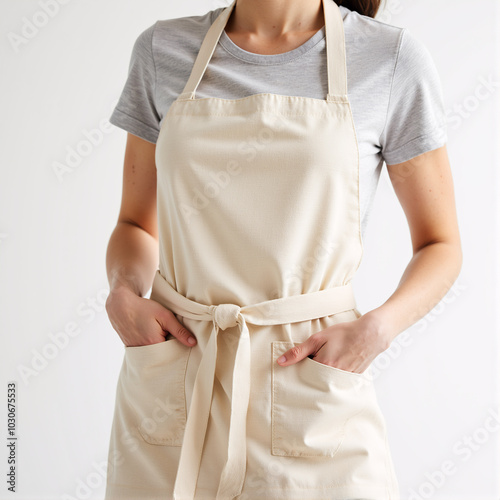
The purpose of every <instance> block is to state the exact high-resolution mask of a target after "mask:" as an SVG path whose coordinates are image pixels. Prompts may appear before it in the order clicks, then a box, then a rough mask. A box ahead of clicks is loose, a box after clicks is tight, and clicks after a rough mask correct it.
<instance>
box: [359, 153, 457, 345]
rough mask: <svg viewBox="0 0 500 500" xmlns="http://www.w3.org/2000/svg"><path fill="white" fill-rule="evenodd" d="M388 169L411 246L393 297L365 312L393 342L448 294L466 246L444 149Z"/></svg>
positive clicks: (389, 166) (382, 333) (446, 154)
mask: <svg viewBox="0 0 500 500" xmlns="http://www.w3.org/2000/svg"><path fill="white" fill-rule="evenodd" d="M387 171H388V173H389V178H390V179H391V182H392V185H393V186H394V191H395V193H396V196H397V197H398V199H399V201H400V203H401V206H402V207H403V210H404V213H405V215H406V219H407V221H408V225H409V228H410V235H411V242H412V247H413V256H412V258H411V260H410V262H409V263H408V266H407V267H406V269H405V271H404V273H403V276H402V278H401V280H400V282H399V284H398V287H397V288H396V290H395V291H394V293H393V294H392V295H391V296H390V297H389V298H388V299H387V300H386V301H385V302H384V303H383V304H382V305H381V306H379V307H377V308H376V309H373V310H371V311H369V312H368V313H367V315H369V316H370V317H371V319H372V320H373V321H374V322H375V323H376V324H377V325H378V328H379V329H380V331H381V333H380V334H381V335H382V336H383V337H385V338H386V339H388V342H389V343H390V342H391V341H392V340H393V339H394V337H396V336H397V335H398V334H399V333H401V332H402V331H403V330H405V329H406V328H408V327H410V326H411V325H413V324H414V323H416V322H417V321H418V320H419V319H421V318H422V317H423V316H425V315H426V314H427V313H428V312H429V311H430V310H431V309H432V308H433V307H434V306H435V305H436V304H437V303H438V302H439V301H440V300H441V299H442V298H443V297H444V295H446V293H447V292H448V290H449V289H450V288H451V285H452V284H453V283H454V282H455V281H456V279H457V277H458V274H459V272H460V269H461V266H462V248H461V243H460V234H459V229H458V221H457V213H456V207H455V195H454V188H453V179H452V174H451V169H450V163H449V159H448V153H447V148H446V146H443V147H441V148H439V149H435V150H433V151H430V152H428V153H425V154H422V155H420V156H417V157H416V158H413V159H412V160H409V161H406V162H404V163H399V164H395V165H387Z"/></svg>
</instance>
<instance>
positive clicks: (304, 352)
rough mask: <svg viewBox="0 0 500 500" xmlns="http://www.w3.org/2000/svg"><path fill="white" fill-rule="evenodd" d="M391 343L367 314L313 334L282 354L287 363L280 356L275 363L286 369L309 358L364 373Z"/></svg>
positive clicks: (349, 370)
mask: <svg viewBox="0 0 500 500" xmlns="http://www.w3.org/2000/svg"><path fill="white" fill-rule="evenodd" d="M390 343H391V341H390V338H389V336H388V335H387V334H384V333H383V328H382V326H381V323H380V321H378V320H377V319H376V318H374V317H373V316H371V315H370V314H369V313H367V314H364V315H363V316H361V317H360V318H358V319H356V320H354V321H347V322H344V323H337V324H335V325H331V326H329V327H328V328H325V329H324V330H321V331H319V332H316V333H313V334H312V335H311V336H310V337H309V338H308V339H307V340H306V341H305V342H302V343H301V344H298V345H296V346H295V347H292V348H291V349H289V350H288V351H286V352H285V353H284V354H283V356H285V358H286V361H284V362H281V361H280V360H281V357H280V358H279V359H278V362H279V364H280V365H282V366H288V365H292V364H294V363H297V362H298V361H301V360H302V359H304V358H306V357H310V358H312V359H314V361H318V362H319V363H323V364H325V365H330V366H333V367H335V368H339V369H341V370H345V371H348V372H354V373H363V372H364V371H365V370H366V369H367V368H368V367H369V366H370V363H371V362H372V361H373V360H374V359H375V358H376V357H377V356H378V355H379V354H380V353H381V352H383V351H385V350H386V349H388V348H389V346H390Z"/></svg>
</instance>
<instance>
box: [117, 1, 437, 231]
mask: <svg viewBox="0 0 500 500" xmlns="http://www.w3.org/2000/svg"><path fill="white" fill-rule="evenodd" d="M222 9H224V7H218V8H216V9H214V10H211V11H209V12H207V13H205V14H202V15H197V16H186V17H180V18H174V19H166V20H158V21H157V22H156V23H155V24H153V25H152V26H150V27H149V28H147V29H146V30H144V31H143V32H142V33H140V34H139V36H138V37H137V39H136V41H135V44H134V47H133V50H132V55H131V59H130V65H129V72H128V78H127V80H126V82H125V86H124V88H123V91H122V94H121V96H120V99H119V101H118V103H117V105H116V107H115V109H114V110H113V113H112V115H111V117H110V122H111V123H112V124H114V125H116V126H118V127H120V128H123V129H124V130H126V131H128V132H130V133H132V134H134V135H137V136H139V137H141V138H143V139H145V140H147V141H149V142H152V143H156V140H157V137H158V133H159V130H160V127H161V124H162V120H163V117H164V116H165V114H166V113H167V111H168V108H169V107H170V104H171V103H172V102H173V100H174V99H175V98H176V97H177V96H178V94H179V93H181V92H182V90H183V89H184V85H185V84H186V82H187V80H188V78H189V75H190V72H191V69H192V66H193V63H194V60H195V57H196V55H197V53H198V50H199V48H200V45H201V42H202V41H203V37H204V36H205V33H206V32H207V30H208V28H209V27H210V25H211V24H212V22H213V21H214V20H215V18H216V17H217V15H218V14H219V13H220V12H221V11H222ZM340 11H341V13H342V16H343V18H344V30H345V38H346V53H347V79H348V95H349V99H350V102H351V108H352V113H353V118H354V125H355V128H356V134H357V139H358V143H359V154H360V210H361V226H362V227H361V229H362V234H365V232H366V227H367V222H368V217H369V214H370V210H371V207H372V204H373V201H374V196H375V192H376V189H377V185H378V181H379V176H380V172H381V168H382V165H383V162H384V160H385V162H386V163H387V164H389V165H392V164H395V163H401V162H403V161H406V160H409V159H411V158H413V157H415V156H418V155H420V154H422V153H425V152H427V151H431V150H433V149H436V148H438V147H441V146H443V145H444V144H445V143H446V140H447V135H446V116H445V111H444V104H443V96H442V89H441V82H440V79H439V75H438V73H437V70H436V67H435V65H434V62H433V60H432V57H431V55H430V54H429V52H428V50H427V48H426V47H425V46H424V45H423V44H422V43H421V42H420V41H419V40H418V39H416V38H415V37H414V36H413V35H412V34H411V33H410V32H409V31H408V29H406V28H399V27H396V26H392V25H389V24H386V23H383V22H380V21H377V20H375V19H372V18H369V17H366V16H362V15H360V14H358V13H357V12H354V11H351V10H349V9H347V8H345V7H343V6H341V7H340ZM261 92H272V93H275V94H282V95H294V96H304V97H313V98H317V99H326V93H327V65H326V49H325V27H324V26H323V28H321V29H320V30H319V31H317V32H316V33H315V34H314V35H313V36H312V37H311V38H309V39H308V40H307V41H306V42H305V43H303V44H302V45H301V46H300V47H297V48H296V49H294V50H291V51H289V52H285V53H282V54H272V55H264V54H255V53H252V52H247V51H246V50H243V49H241V48H240V47H238V46H237V45H236V44H235V43H234V42H232V40H231V39H230V38H229V37H228V36H227V34H226V32H225V31H223V32H222V35H221V37H220V39H219V43H218V45H217V47H216V49H215V52H214V54H213V56H212V59H211V60H210V62H209V65H208V67H207V69H206V72H205V74H204V76H203V78H202V80H201V82H200V84H199V86H198V89H197V92H196V97H221V98H226V99H238V98H241V97H246V96H248V95H251V94H257V93H261Z"/></svg>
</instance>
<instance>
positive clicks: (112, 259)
mask: <svg viewBox="0 0 500 500" xmlns="http://www.w3.org/2000/svg"><path fill="white" fill-rule="evenodd" d="M158 258H159V248H158V240H157V239H156V238H154V237H153V236H152V235H151V234H150V233H148V232H147V231H145V230H144V229H142V228H141V227H139V226H137V225H135V224H132V223H128V222H118V223H117V225H116V227H115V229H114V231H113V233H112V234H111V237H110V239H109V243H108V248H107V252H106V270H107V275H108V281H109V287H110V293H111V292H114V291H116V290H119V289H120V288H123V287H125V288H128V289H130V290H132V291H133V292H134V293H135V294H136V295H139V296H140V297H143V296H144V295H145V293H146V292H147V291H148V290H149V289H150V288H151V284H152V281H153V278H154V273H155V271H156V269H157V267H158Z"/></svg>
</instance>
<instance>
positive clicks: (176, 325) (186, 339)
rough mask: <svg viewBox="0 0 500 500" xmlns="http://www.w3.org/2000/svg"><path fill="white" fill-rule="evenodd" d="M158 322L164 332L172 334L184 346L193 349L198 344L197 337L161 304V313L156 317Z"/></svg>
mask: <svg viewBox="0 0 500 500" xmlns="http://www.w3.org/2000/svg"><path fill="white" fill-rule="evenodd" d="M156 321H157V322H158V323H159V324H160V326H161V328H162V329H163V330H166V331H167V332H169V333H170V334H172V335H173V336H174V337H175V338H176V339H177V340H179V342H181V343H182V344H184V345H186V346H188V347H192V346H193V345H194V344H196V337H195V336H194V335H193V334H192V333H191V332H190V331H189V330H188V329H187V328H186V327H185V326H184V325H183V324H182V323H180V322H179V320H178V319H177V317H176V316H175V314H174V313H173V312H172V311H171V310H170V309H168V308H166V307H164V306H162V305H161V304H160V309H159V313H158V314H157V315H156Z"/></svg>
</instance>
